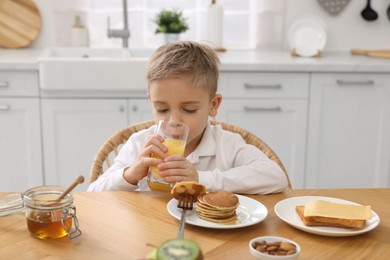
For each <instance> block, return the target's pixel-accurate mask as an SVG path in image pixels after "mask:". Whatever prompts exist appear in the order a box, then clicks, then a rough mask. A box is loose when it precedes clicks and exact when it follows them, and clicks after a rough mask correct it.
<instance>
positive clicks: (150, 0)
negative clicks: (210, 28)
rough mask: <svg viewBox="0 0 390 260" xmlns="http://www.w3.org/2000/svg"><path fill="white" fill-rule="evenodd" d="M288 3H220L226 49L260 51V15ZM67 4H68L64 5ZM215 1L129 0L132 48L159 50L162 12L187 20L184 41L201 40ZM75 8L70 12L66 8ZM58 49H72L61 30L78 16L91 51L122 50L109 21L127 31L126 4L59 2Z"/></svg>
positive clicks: (227, 0)
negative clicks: (179, 13)
mask: <svg viewBox="0 0 390 260" xmlns="http://www.w3.org/2000/svg"><path fill="white" fill-rule="evenodd" d="M284 1H285V0H240V1H237V0H217V4H219V5H222V6H223V9H224V28H223V45H224V47H225V48H230V49H231V48H242V49H252V48H256V47H257V44H258V26H257V23H258V20H259V14H261V13H262V12H264V10H266V9H267V8H265V6H267V5H270V3H272V4H271V5H272V6H275V2H278V3H284ZM64 2H65V3H64ZM210 3H211V0H164V1H161V0H127V12H128V23H129V28H130V34H131V36H130V42H129V46H130V48H155V47H157V46H159V45H161V44H162V43H163V36H162V35H161V34H155V33H154V32H155V25H154V23H153V18H154V17H155V16H156V14H157V12H159V11H160V10H161V9H163V8H164V9H172V8H177V9H179V10H181V11H182V12H183V15H184V17H186V18H187V22H188V24H189V28H190V29H189V30H188V31H187V32H185V33H182V34H181V36H180V39H183V40H184V39H185V40H201V39H202V33H203V28H204V26H206V25H205V24H204V23H205V15H206V10H207V8H208V6H209V5H210ZM67 4H68V5H73V7H68V8H66V5H67ZM75 6H76V7H75ZM54 8H55V11H56V15H55V19H56V27H57V30H56V31H62V32H63V34H61V35H57V45H59V46H67V45H69V39H68V37H67V36H66V35H67V34H66V29H64V28H62V29H60V28H58V27H59V26H60V25H62V26H63V25H64V24H67V25H69V26H68V28H70V26H71V25H72V22H73V20H74V16H75V15H80V16H81V17H82V20H83V22H84V24H86V26H87V27H88V30H89V36H90V37H89V38H90V47H97V48H106V47H120V46H121V39H118V38H108V37H107V23H108V22H107V19H108V17H109V18H110V28H111V29H121V28H123V14H122V0H110V1H107V0H93V1H88V0H83V1H80V0H79V1H75V0H73V1H59V0H58V1H56V3H55V6H54ZM283 8H284V4H282V5H281V4H279V5H278V6H277V8H276V9H277V12H276V14H280V13H281V12H282V11H283Z"/></svg>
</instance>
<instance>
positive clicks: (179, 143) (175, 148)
mask: <svg viewBox="0 0 390 260" xmlns="http://www.w3.org/2000/svg"><path fill="white" fill-rule="evenodd" d="M163 145H165V146H166V147H167V148H168V151H167V152H166V154H167V155H168V156H170V155H174V154H181V155H183V154H184V149H185V148H186V143H185V142H184V141H183V140H176V139H165V141H164V142H163ZM152 157H154V158H158V159H161V157H160V156H158V155H155V154H152ZM150 168H151V171H152V175H153V177H154V178H159V179H161V176H160V173H159V171H158V170H157V167H156V166H152V167H150Z"/></svg>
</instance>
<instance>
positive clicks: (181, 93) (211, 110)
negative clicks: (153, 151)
mask: <svg viewBox="0 0 390 260" xmlns="http://www.w3.org/2000/svg"><path fill="white" fill-rule="evenodd" d="M148 96H149V99H150V101H151V103H152V108H153V115H154V118H155V119H156V121H158V120H161V119H165V120H175V121H179V122H182V123H184V124H186V125H188V127H189V128H190V133H189V136H188V140H187V145H186V151H188V150H187V148H188V149H189V150H190V151H193V149H195V147H196V146H197V145H198V143H199V141H200V139H201V137H202V134H203V130H204V129H205V127H206V125H207V121H208V117H209V116H216V115H217V111H218V107H219V104H220V103H221V100H222V96H221V95H219V94H216V95H215V96H214V97H213V98H211V99H210V93H209V92H208V91H206V90H205V89H204V88H203V87H201V86H196V85H193V83H191V81H190V78H189V77H188V76H180V77H174V78H167V79H163V80H157V81H153V82H151V83H150V84H149V92H148Z"/></svg>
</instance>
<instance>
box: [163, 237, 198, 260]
mask: <svg viewBox="0 0 390 260" xmlns="http://www.w3.org/2000/svg"><path fill="white" fill-rule="evenodd" d="M157 259H158V260H202V259H203V256H202V251H201V249H200V247H199V245H198V244H197V243H195V242H194V241H191V240H186V239H173V240H168V241H165V242H164V243H162V244H161V245H160V246H159V247H158V248H157Z"/></svg>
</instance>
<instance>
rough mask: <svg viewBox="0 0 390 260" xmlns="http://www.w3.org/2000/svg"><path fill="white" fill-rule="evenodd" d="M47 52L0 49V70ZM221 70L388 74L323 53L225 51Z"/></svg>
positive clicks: (382, 65)
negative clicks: (313, 55)
mask: <svg viewBox="0 0 390 260" xmlns="http://www.w3.org/2000/svg"><path fill="white" fill-rule="evenodd" d="M46 52H47V49H12V50H10V49H0V70H38V62H37V58H38V57H41V56H42V55H44V53H46ZM219 56H220V59H221V71H229V72H234V71H237V72H239V71H268V72H272V71H289V72H377V73H385V72H390V59H381V58H370V57H366V56H353V55H351V54H350V53H349V52H325V53H323V55H322V57H321V58H303V57H292V56H291V55H290V53H289V52H287V51H260V50H228V51H226V52H224V53H220V54H219Z"/></svg>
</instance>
